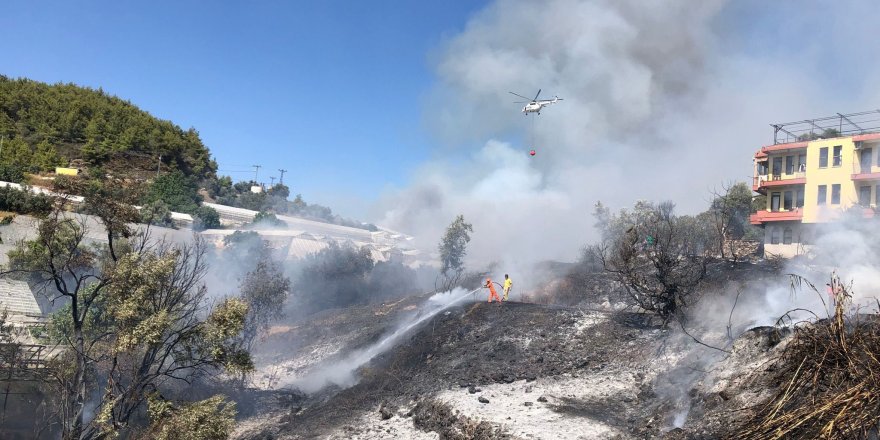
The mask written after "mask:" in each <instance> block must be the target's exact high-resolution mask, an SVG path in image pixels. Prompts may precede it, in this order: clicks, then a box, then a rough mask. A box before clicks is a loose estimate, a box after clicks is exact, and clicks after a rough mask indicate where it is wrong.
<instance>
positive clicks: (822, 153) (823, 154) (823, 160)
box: [819, 147, 828, 168]
mask: <svg viewBox="0 0 880 440" xmlns="http://www.w3.org/2000/svg"><path fill="white" fill-rule="evenodd" d="M827 167H828V147H822V148H820V149H819V168H827Z"/></svg>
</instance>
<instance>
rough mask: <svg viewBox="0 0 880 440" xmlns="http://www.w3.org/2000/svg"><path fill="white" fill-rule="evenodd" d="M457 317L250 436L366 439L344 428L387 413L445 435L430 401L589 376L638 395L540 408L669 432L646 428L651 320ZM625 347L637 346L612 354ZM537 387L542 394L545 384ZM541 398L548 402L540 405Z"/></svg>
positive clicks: (519, 309) (299, 402) (445, 318)
mask: <svg viewBox="0 0 880 440" xmlns="http://www.w3.org/2000/svg"><path fill="white" fill-rule="evenodd" d="M448 312H449V313H448V314H446V313H441V314H440V315H438V316H437V317H436V318H434V319H433V320H431V321H428V322H426V323H425V324H424V325H423V326H421V328H419V329H418V330H416V331H414V332H413V333H412V334H411V335H410V336H409V337H408V338H406V339H405V340H404V341H401V343H400V344H399V345H398V346H397V347H396V348H394V349H393V350H391V351H389V352H387V353H384V354H382V355H379V356H378V357H377V358H375V359H374V360H373V361H372V362H370V363H369V364H367V365H366V366H365V367H363V368H362V369H361V370H360V375H361V381H360V382H359V383H358V384H357V385H355V386H353V387H351V388H347V389H344V390H339V389H335V390H328V391H325V392H323V393H321V394H319V395H316V396H311V397H308V398H305V397H302V396H300V398H297V399H292V400H291V401H290V402H288V406H289V407H288V408H287V409H285V408H282V407H281V406H280V405H279V407H276V408H265V409H264V410H268V411H270V412H272V411H275V412H278V413H279V414H280V413H285V414H284V415H283V416H282V417H279V418H278V420H277V422H276V423H267V424H264V425H262V426H260V427H259V428H258V429H255V430H253V431H250V432H247V433H245V435H243V437H244V438H319V437H326V436H328V435H332V434H334V433H336V432H337V431H339V429H340V427H342V429H343V431H344V432H347V433H348V434H351V435H355V434H357V433H359V428H358V427H357V426H349V427H348V429H346V428H345V427H346V425H348V424H350V423H352V422H353V419H354V420H356V417H353V416H354V415H356V414H358V413H366V414H370V413H375V416H376V417H378V418H381V417H382V414H381V413H380V411H379V409H380V407H381V408H382V409H383V411H385V412H386V415H387V413H388V412H390V414H392V416H393V417H406V415H410V416H411V418H412V419H413V420H414V421H415V423H416V424H417V425H420V426H419V427H422V428H425V429H431V430H435V431H438V430H439V431H441V432H445V431H444V429H447V428H449V429H452V430H455V429H458V428H455V426H456V420H454V419H455V417H448V416H444V415H443V411H442V410H441V409H442V408H443V407H444V403H443V402H442V401H437V400H433V399H431V396H435V395H437V394H438V393H440V392H452V393H457V394H460V395H461V396H464V397H465V398H467V399H471V400H473V401H474V402H479V400H478V399H480V397H483V398H484V399H486V400H489V401H490V402H491V400H492V397H486V396H487V394H486V393H484V392H483V390H484V389H485V388H487V387H491V386H493V385H510V384H515V383H518V384H519V385H525V384H532V383H535V382H537V381H538V380H539V379H542V380H543V379H546V378H564V379H563V380H564V381H568V380H577V379H578V378H581V377H583V378H589V377H602V378H608V377H624V378H625V381H627V382H629V383H630V384H631V385H632V387H631V388H632V389H626V390H623V391H621V392H620V393H619V394H620V395H618V396H611V395H606V396H601V395H597V396H591V395H588V396H584V395H578V393H572V394H571V396H569V395H566V394H562V393H560V394H559V395H552V393H549V394H548V395H543V396H542V395H539V394H538V392H533V393H532V394H533V397H532V401H530V402H531V405H532V406H534V405H541V406H543V407H546V408H547V409H549V411H552V412H553V413H557V414H559V415H560V416H561V417H565V418H568V419H571V420H584V421H596V422H599V423H601V424H603V425H608V426H611V427H613V428H615V429H616V430H619V431H621V432H633V433H636V432H644V434H657V433H659V429H660V428H661V426H659V425H657V426H653V425H651V424H650V423H646V422H645V419H648V418H650V417H651V415H652V412H653V411H654V410H656V409H657V408H656V405H655V404H654V403H653V402H652V401H651V400H650V399H642V398H640V394H641V397H645V396H651V394H652V391H651V386H650V384H648V383H647V382H646V381H645V379H646V378H647V377H648V376H649V375H650V374H651V372H650V371H648V370H650V369H649V368H643V367H642V366H643V365H645V364H646V363H647V358H649V357H652V356H653V355H654V352H655V351H656V350H657V340H658V337H659V335H660V334H661V333H662V332H661V331H660V330H659V329H656V328H651V327H646V326H645V325H644V319H643V317H641V316H638V315H633V314H620V315H618V316H615V317H614V319H607V317H608V315H607V314H605V313H600V312H588V311H583V310H580V309H576V308H559V307H552V306H541V305H533V304H522V303H506V304H504V305H502V306H499V305H497V304H491V305H490V304H486V303H482V302H480V303H475V304H467V305H464V306H459V307H454V308H452V309H450V310H448ZM621 343H623V344H625V345H626V346H627V348H628V349H627V350H624V351H621V352H618V351H612V350H611V349H612V347H617V346H618V345H619V344H621ZM642 370H644V371H642ZM585 383H586V384H588V383H589V380H588V379H585ZM525 386H526V387H527V386H528V385H525ZM532 387H533V388H540V387H538V386H537V384H535V385H533V386H532ZM615 392H617V391H615ZM540 397H544V399H542V400H545V401H544V402H541V401H539V400H538V398H540ZM609 401H611V402H615V403H614V404H609ZM525 402H526V400H524V401H522V402H518V404H520V405H524V404H525ZM446 405H448V404H446ZM425 408H431V410H429V411H426V410H425ZM257 412H260V411H257ZM426 413H432V414H433V416H429V415H426ZM432 417H433V418H439V419H440V420H434V419H433V418H432ZM469 423H470V424H476V425H479V423H478V422H477V421H476V420H466V421H462V422H459V424H465V425H467V424H469ZM486 426H487V427H486V428H484V430H483V431H481V432H482V437H483V438H507V437H509V436H511V434H510V433H509V432H508V431H510V430H509V429H505V428H504V427H502V426H498V424H497V423H496V424H491V423H490V424H489V425H486ZM450 427H451V428H450ZM490 428H491V429H490ZM447 430H448V429H447ZM446 434H449V435H450V436H451V437H452V438H454V437H455V435H452V434H451V433H449V432H446ZM479 437H480V436H477V437H476V438H479ZM462 438H470V437H467V436H466V437H462Z"/></svg>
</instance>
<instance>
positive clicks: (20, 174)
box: [0, 163, 25, 183]
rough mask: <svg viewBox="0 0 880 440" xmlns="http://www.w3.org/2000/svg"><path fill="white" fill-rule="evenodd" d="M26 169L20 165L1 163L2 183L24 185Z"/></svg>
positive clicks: (0, 176)
mask: <svg viewBox="0 0 880 440" xmlns="http://www.w3.org/2000/svg"><path fill="white" fill-rule="evenodd" d="M24 171H25V170H24V168H22V167H21V166H19V165H13V164H8V163H0V181H3V182H12V183H22V182H24Z"/></svg>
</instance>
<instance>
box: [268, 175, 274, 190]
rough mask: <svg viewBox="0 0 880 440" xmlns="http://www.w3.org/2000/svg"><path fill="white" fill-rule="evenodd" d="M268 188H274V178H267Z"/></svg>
mask: <svg viewBox="0 0 880 440" xmlns="http://www.w3.org/2000/svg"><path fill="white" fill-rule="evenodd" d="M269 182H270V183H269V188H274V187H275V176H269Z"/></svg>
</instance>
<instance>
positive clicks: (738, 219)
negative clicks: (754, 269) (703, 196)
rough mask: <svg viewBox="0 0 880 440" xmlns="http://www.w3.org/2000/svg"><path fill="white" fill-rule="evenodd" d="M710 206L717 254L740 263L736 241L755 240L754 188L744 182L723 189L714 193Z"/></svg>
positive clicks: (725, 186)
mask: <svg viewBox="0 0 880 440" xmlns="http://www.w3.org/2000/svg"><path fill="white" fill-rule="evenodd" d="M713 196H714V197H713V199H712V203H711V205H710V206H709V211H708V212H709V214H710V215H711V220H712V225H713V227H714V235H715V241H716V246H715V249H716V251H717V252H718V253H719V254H720V255H721V258H731V259H732V261H734V262H735V261H737V260H738V258H740V257H741V255H738V250H737V246H736V245H735V241H737V240H742V239H744V238H752V239H753V238H755V237H756V236H757V233H756V228H755V227H753V226H752V225H751V223H750V222H749V215H750V214H751V212H752V189H751V188H750V187H749V186H748V185H747V184H745V183H743V182H737V183H735V184H728V185H724V186H722V190H721V191H714V192H713Z"/></svg>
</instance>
